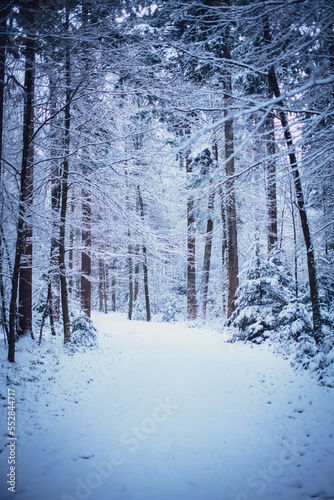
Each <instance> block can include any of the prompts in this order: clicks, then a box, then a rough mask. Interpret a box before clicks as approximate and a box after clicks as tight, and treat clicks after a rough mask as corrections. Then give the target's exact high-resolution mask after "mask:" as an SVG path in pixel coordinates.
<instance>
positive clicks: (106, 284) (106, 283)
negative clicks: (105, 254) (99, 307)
mask: <svg viewBox="0 0 334 500" xmlns="http://www.w3.org/2000/svg"><path fill="white" fill-rule="evenodd" d="M103 277H104V290H103V292H104V293H103V295H104V314H108V294H109V267H108V263H107V262H105V263H104V276H103Z"/></svg>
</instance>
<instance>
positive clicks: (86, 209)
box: [80, 190, 103, 318]
mask: <svg viewBox="0 0 334 500" xmlns="http://www.w3.org/2000/svg"><path fill="white" fill-rule="evenodd" d="M82 199H83V201H82V226H83V227H82V245H83V247H84V250H83V251H82V252H81V294H80V296H81V308H82V310H83V311H84V313H85V314H87V316H88V317H89V318H90V316H91V295H92V287H91V274H92V263H91V257H90V249H91V243H92V236H91V199H90V195H89V194H88V193H87V192H86V191H85V190H83V192H82ZM102 265H103V263H102ZM101 293H102V292H101ZM100 310H101V311H102V307H101V309H100Z"/></svg>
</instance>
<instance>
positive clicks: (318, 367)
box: [292, 336, 334, 387]
mask: <svg viewBox="0 0 334 500" xmlns="http://www.w3.org/2000/svg"><path fill="white" fill-rule="evenodd" d="M292 366H294V367H295V368H296V369H298V370H301V369H305V370H309V371H310V372H311V373H313V375H314V376H315V377H316V378H317V380H318V381H319V382H320V383H321V384H322V385H326V386H329V387H334V339H333V337H332V336H331V337H329V338H327V339H325V342H324V343H323V344H322V345H320V346H319V345H316V343H315V341H314V340H313V339H312V338H311V337H307V336H306V337H304V338H303V339H302V340H301V342H300V344H299V345H298V349H297V351H296V353H295V355H294V357H293V359H292Z"/></svg>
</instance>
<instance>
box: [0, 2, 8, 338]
mask: <svg viewBox="0 0 334 500" xmlns="http://www.w3.org/2000/svg"><path fill="white" fill-rule="evenodd" d="M6 15H7V9H4V10H3V17H2V18H1V22H0V186H1V183H2V145H3V111H4V87H5V66H6V47H7V26H6V20H7V19H6ZM0 295H1V316H2V325H3V328H4V330H5V332H6V337H7V340H9V326H8V321H7V312H6V297H5V286H4V282H3V241H2V232H1V231H0Z"/></svg>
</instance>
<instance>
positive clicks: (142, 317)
mask: <svg viewBox="0 0 334 500" xmlns="http://www.w3.org/2000/svg"><path fill="white" fill-rule="evenodd" d="M132 318H133V319H135V320H138V321H146V305H145V303H144V300H143V299H142V298H141V297H138V298H137V300H136V302H135V303H134V305H133V311H132Z"/></svg>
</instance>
